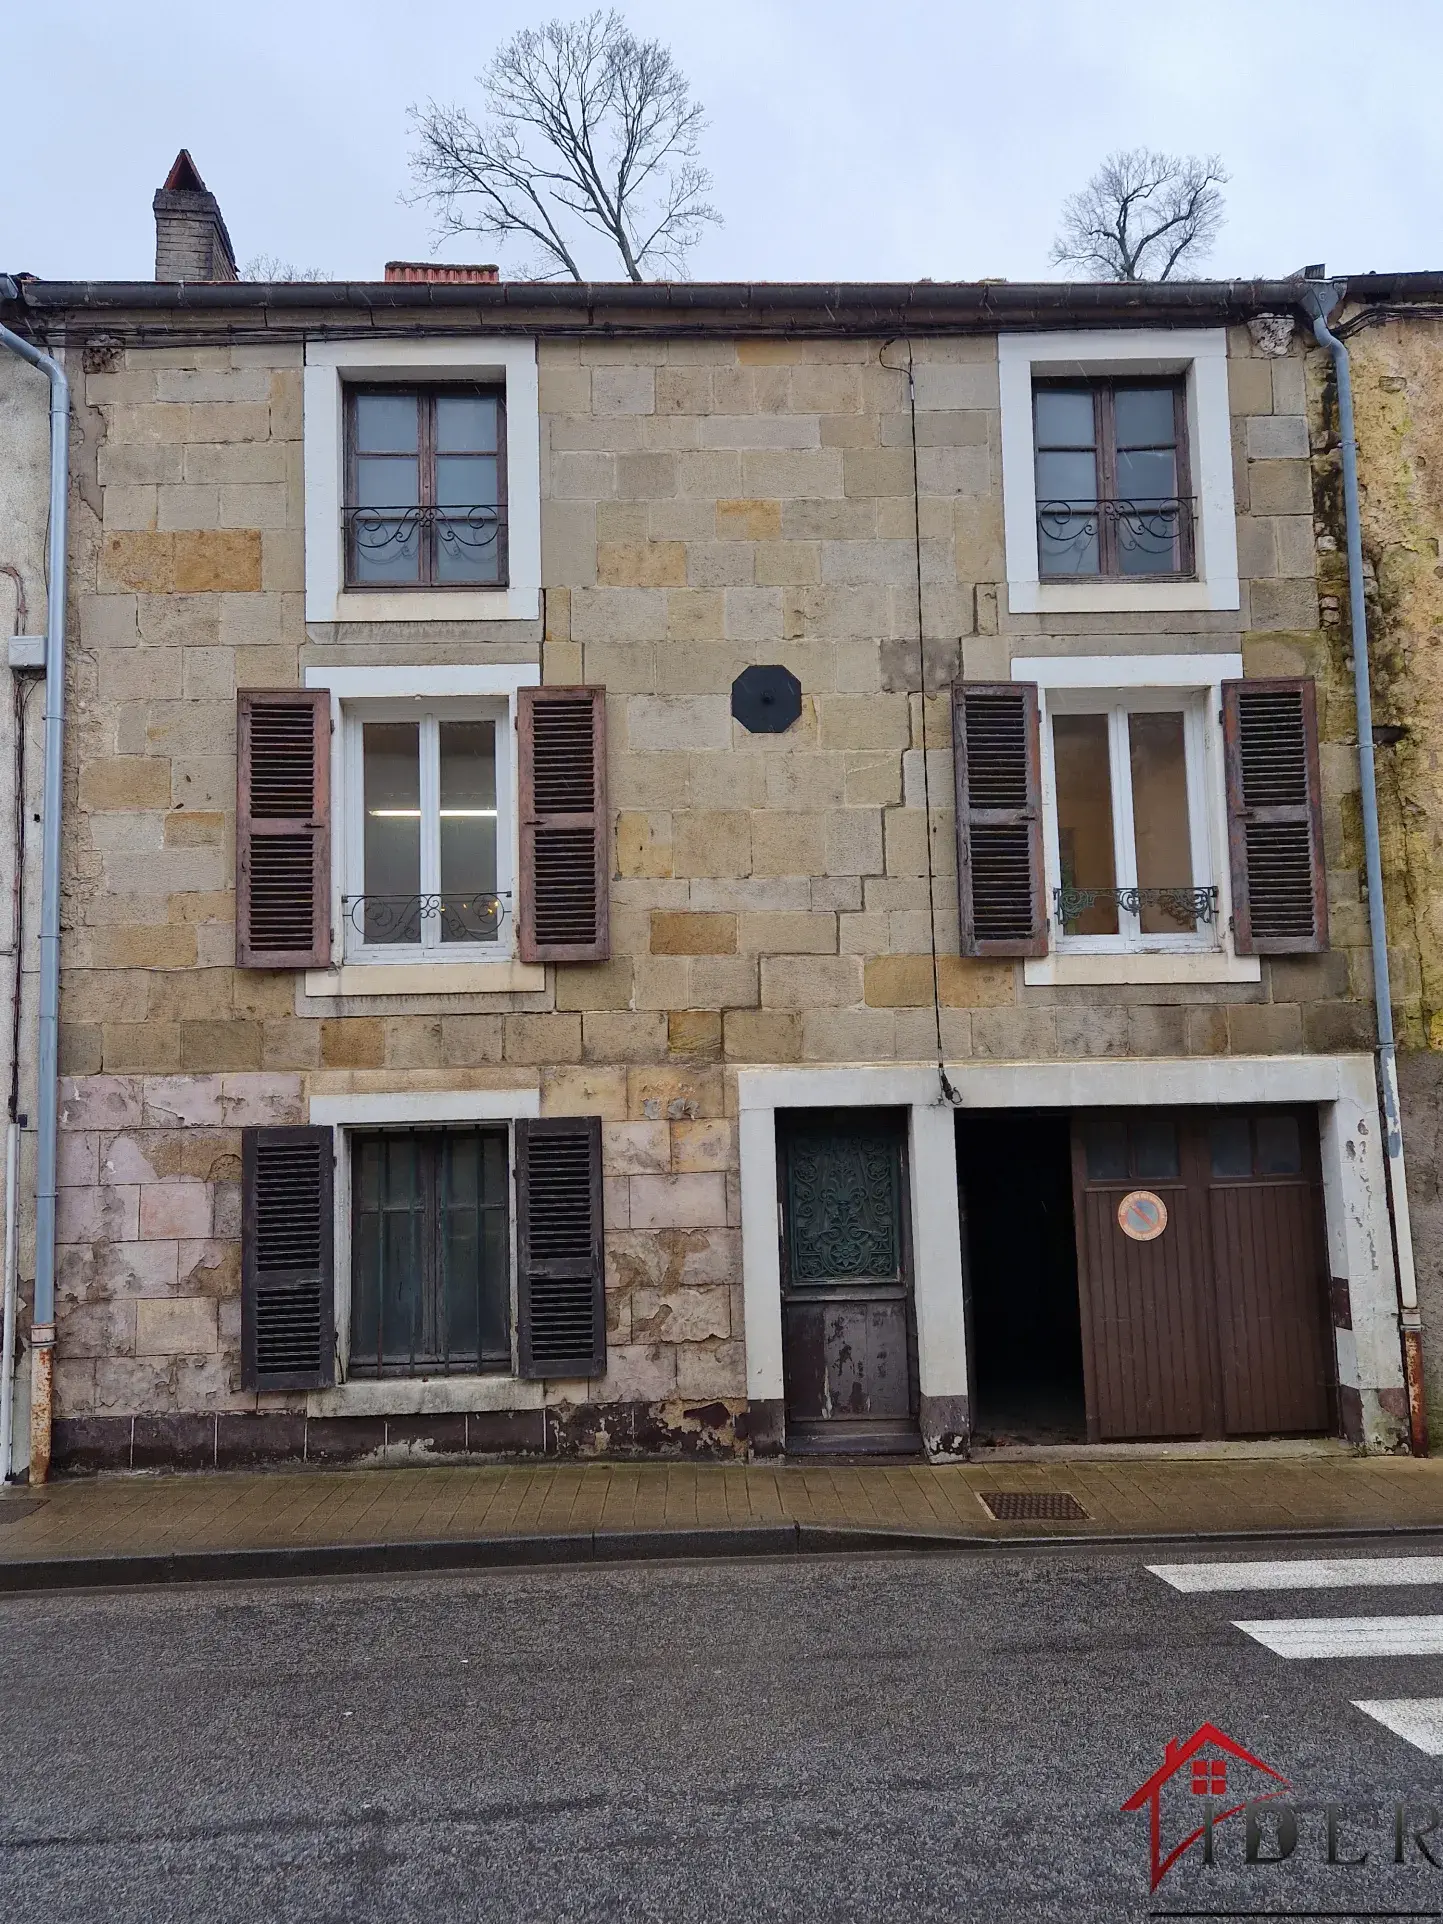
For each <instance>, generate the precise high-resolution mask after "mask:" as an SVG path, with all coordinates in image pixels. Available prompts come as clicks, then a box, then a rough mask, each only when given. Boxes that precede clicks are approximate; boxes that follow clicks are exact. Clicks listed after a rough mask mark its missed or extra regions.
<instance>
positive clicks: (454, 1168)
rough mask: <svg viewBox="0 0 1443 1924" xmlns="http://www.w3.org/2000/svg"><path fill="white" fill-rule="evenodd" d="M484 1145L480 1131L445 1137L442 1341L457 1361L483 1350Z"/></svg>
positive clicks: (442, 1205) (440, 1305)
mask: <svg viewBox="0 0 1443 1924" xmlns="http://www.w3.org/2000/svg"><path fill="white" fill-rule="evenodd" d="M480 1148H481V1142H480V1137H479V1136H472V1135H466V1136H461V1135H455V1136H446V1137H444V1138H443V1139H442V1143H441V1223H440V1231H441V1246H440V1251H439V1256H440V1263H439V1270H440V1281H441V1287H440V1301H439V1313H440V1319H441V1324H442V1331H443V1335H444V1341H443V1343H442V1344H441V1346H440V1347H441V1349H442V1351H443V1353H444V1354H445V1355H446V1357H447V1358H448V1359H449V1360H450V1361H452V1362H456V1361H458V1360H461V1359H466V1360H472V1361H474V1360H475V1358H476V1357H477V1355H478V1354H479V1350H478V1340H477V1339H478V1300H479V1296H480V1285H481V1244H480V1235H479V1230H480V1210H479V1196H480Z"/></svg>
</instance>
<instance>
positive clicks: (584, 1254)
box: [516, 1116, 606, 1377]
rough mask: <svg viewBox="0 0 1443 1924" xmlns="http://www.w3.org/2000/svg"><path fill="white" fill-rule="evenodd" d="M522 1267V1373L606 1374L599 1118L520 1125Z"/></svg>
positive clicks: (519, 1313)
mask: <svg viewBox="0 0 1443 1924" xmlns="http://www.w3.org/2000/svg"><path fill="white" fill-rule="evenodd" d="M516 1269H517V1291H516V1299H517V1335H518V1343H517V1348H518V1352H519V1360H520V1366H521V1374H522V1375H523V1376H530V1377H547V1376H549V1377H559V1376H603V1375H605V1373H606V1285H605V1266H604V1258H603V1253H602V1224H601V1122H600V1119H599V1118H598V1117H596V1116H549V1117H547V1118H545V1119H544V1120H543V1121H539V1122H529V1121H528V1122H518V1123H517V1125H516Z"/></svg>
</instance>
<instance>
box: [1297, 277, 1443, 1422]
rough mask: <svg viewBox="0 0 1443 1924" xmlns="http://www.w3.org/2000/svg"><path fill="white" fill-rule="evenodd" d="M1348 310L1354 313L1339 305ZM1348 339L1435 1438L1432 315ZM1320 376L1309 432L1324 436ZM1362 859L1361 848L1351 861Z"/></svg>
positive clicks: (1439, 979) (1437, 530) (1438, 868)
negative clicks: (1359, 852)
mask: <svg viewBox="0 0 1443 1924" xmlns="http://www.w3.org/2000/svg"><path fill="white" fill-rule="evenodd" d="M1350 318H1352V319H1355V320H1356V319H1358V318H1359V317H1358V316H1357V314H1356V311H1355V312H1354V313H1353V314H1352V315H1350ZM1362 319H1363V320H1364V322H1365V323H1367V324H1364V325H1361V326H1358V327H1357V329H1356V331H1354V332H1350V333H1349V335H1348V351H1349V354H1350V356H1351V359H1352V370H1353V399H1354V409H1355V413H1356V416H1357V428H1358V461H1359V471H1360V481H1361V489H1362V508H1363V554H1364V567H1365V571H1366V574H1367V584H1368V622H1369V641H1370V649H1371V662H1372V675H1373V713H1374V721H1375V724H1376V725H1377V727H1378V729H1379V730H1380V731H1381V733H1380V735H1379V736H1378V739H1377V758H1378V809H1379V817H1380V826H1381V832H1382V841H1383V873H1384V888H1385V891H1386V894H1387V906H1388V934H1389V954H1390V960H1391V965H1392V972H1393V1016H1394V1022H1395V1025H1396V1027H1397V1032H1398V1041H1399V1045H1400V1050H1401V1054H1400V1057H1399V1079H1400V1083H1401V1086H1402V1094H1403V1111H1404V1112H1403V1122H1404V1145H1405V1152H1406V1156H1407V1165H1408V1191H1409V1201H1410V1204H1411V1207H1412V1213H1413V1236H1414V1254H1415V1258H1416V1261H1417V1266H1418V1282H1419V1296H1420V1302H1421V1306H1422V1313H1423V1330H1424V1356H1425V1369H1426V1376H1427V1383H1428V1397H1429V1410H1430V1422H1431V1426H1432V1431H1433V1436H1434V1438H1435V1444H1436V1439H1437V1438H1438V1437H1439V1436H1440V1435H1443V678H1440V666H1443V550H1440V541H1443V320H1439V319H1428V318H1426V317H1417V318H1409V319H1406V320H1383V321H1381V322H1378V323H1371V317H1369V316H1366V315H1365V316H1363V317H1362ZM1333 407H1334V397H1333V395H1332V392H1331V383H1329V387H1328V389H1327V390H1326V391H1323V392H1321V393H1320V394H1319V396H1318V400H1317V411H1316V413H1315V424H1316V429H1317V431H1318V432H1319V433H1320V434H1327V427H1328V425H1329V424H1330V423H1329V420H1328V416H1329V414H1330V411H1331V410H1332V409H1333ZM1334 441H1335V433H1333V434H1327V438H1326V439H1323V440H1321V442H1320V448H1321V451H1320V453H1319V455H1318V457H1317V459H1316V460H1315V475H1316V491H1317V496H1318V501H1319V519H1320V525H1322V526H1325V527H1326V528H1327V529H1328V530H1329V534H1330V538H1331V540H1332V541H1333V542H1334V543H1335V544H1336V545H1335V547H1334V548H1333V550H1332V552H1330V554H1329V555H1328V556H1327V558H1326V560H1325V564H1324V565H1325V574H1324V581H1323V593H1324V596H1325V600H1324V620H1325V622H1326V623H1327V624H1328V632H1329V634H1330V635H1331V637H1332V640H1333V653H1334V654H1335V656H1336V657H1337V658H1338V659H1337V672H1338V674H1339V675H1340V676H1341V675H1342V674H1343V673H1344V672H1345V671H1346V672H1348V673H1351V661H1348V662H1347V663H1345V662H1344V660H1343V656H1344V653H1345V651H1346V650H1347V648H1348V646H1349V639H1350V638H1349V635H1348V626H1347V619H1348V598H1347V575H1346V569H1345V566H1344V556H1343V553H1342V548H1343V525H1342V497H1341V484H1340V482H1339V479H1338V473H1337V465H1336V462H1337V457H1336V454H1334V453H1332V452H1331V451H1330V450H1331V449H1332V447H1333V445H1334ZM1358 859H1359V860H1361V855H1360V856H1359V857H1358Z"/></svg>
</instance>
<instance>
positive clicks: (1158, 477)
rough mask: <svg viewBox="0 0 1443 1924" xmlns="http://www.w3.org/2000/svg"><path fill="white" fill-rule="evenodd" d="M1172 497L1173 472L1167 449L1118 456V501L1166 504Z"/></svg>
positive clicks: (1168, 449)
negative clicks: (1162, 502)
mask: <svg viewBox="0 0 1443 1924" xmlns="http://www.w3.org/2000/svg"><path fill="white" fill-rule="evenodd" d="M1176 493H1177V469H1176V466H1175V465H1174V457H1173V454H1172V450H1171V449H1170V448H1163V449H1161V450H1158V451H1152V450H1147V449H1143V450H1139V451H1137V452H1134V453H1132V454H1119V455H1118V457H1117V498H1118V500H1119V501H1170V500H1171V499H1172V498H1173V496H1174V495H1175V494H1176Z"/></svg>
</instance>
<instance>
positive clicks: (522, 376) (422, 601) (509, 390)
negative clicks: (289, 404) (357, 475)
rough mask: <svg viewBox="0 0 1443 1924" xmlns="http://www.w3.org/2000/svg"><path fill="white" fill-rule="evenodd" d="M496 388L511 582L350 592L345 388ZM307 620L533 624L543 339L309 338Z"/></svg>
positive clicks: (537, 588) (537, 608)
mask: <svg viewBox="0 0 1443 1924" xmlns="http://www.w3.org/2000/svg"><path fill="white" fill-rule="evenodd" d="M348 380H351V381H357V380H365V381H397V382H409V381H416V382H433V383H434V382H439V381H458V380H460V381H499V382H500V383H501V384H502V385H503V386H504V387H505V390H506V517H507V524H506V525H507V554H508V573H509V576H510V580H509V584H508V585H507V586H506V587H505V588H477V589H475V590H466V589H455V590H452V589H447V590H445V591H444V592H441V591H435V590H428V589H425V588H398V589H395V590H394V591H390V592H387V591H385V590H381V589H374V588H368V589H364V590H356V589H351V590H348V589H347V588H346V585H345V548H344V539H343V535H342V529H341V507H342V503H343V500H344V492H345V427H344V405H343V404H344V399H345V384H346V382H347V381H348ZM304 381H305V388H304V393H305V404H304V405H305V417H304V419H305V426H304V434H305V477H306V620H307V621H535V620H537V619H538V617H539V616H540V613H541V416H540V408H539V402H538V388H537V376H536V342H535V341H534V340H533V339H530V338H517V337H515V336H511V337H509V338H493V337H491V336H489V335H487V336H479V335H468V336H465V337H463V338H461V339H453V338H448V339H446V340H361V341H308V342H307V343H306V367H305V376H304Z"/></svg>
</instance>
